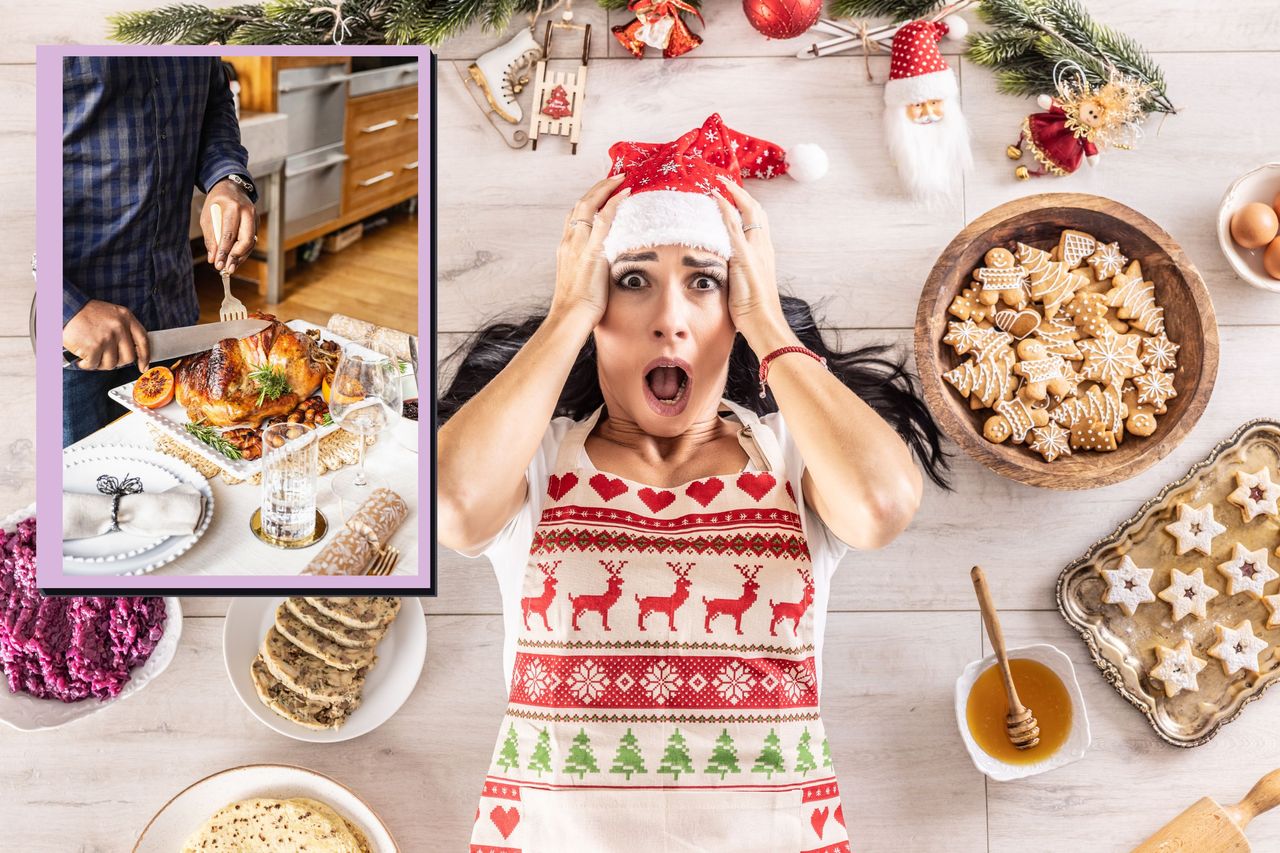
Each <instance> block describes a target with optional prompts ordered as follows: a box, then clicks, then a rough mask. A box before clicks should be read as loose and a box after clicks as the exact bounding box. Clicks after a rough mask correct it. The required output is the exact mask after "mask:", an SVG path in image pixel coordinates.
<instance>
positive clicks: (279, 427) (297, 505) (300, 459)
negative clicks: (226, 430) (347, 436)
mask: <svg viewBox="0 0 1280 853" xmlns="http://www.w3.org/2000/svg"><path fill="white" fill-rule="evenodd" d="M319 474H320V439H319V437H318V436H317V435H316V431H315V428H314V427H311V426H309V425H307V424H300V423H278V424H271V425H270V426H267V427H264V428H263V430H262V533H263V535H264V536H265V537H267V540H268V541H269V542H272V543H273V544H279V545H281V546H283V547H288V546H290V545H294V544H295V543H299V542H306V541H309V540H310V539H311V538H312V537H314V536H315V529H316V478H317V477H318V476H319Z"/></svg>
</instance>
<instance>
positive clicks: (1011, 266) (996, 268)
mask: <svg viewBox="0 0 1280 853" xmlns="http://www.w3.org/2000/svg"><path fill="white" fill-rule="evenodd" d="M983 262H984V263H986V266H985V267H979V268H978V269H976V270H974V272H973V277H974V279H975V280H977V281H978V282H979V283H980V284H981V285H982V290H981V291H980V292H979V293H978V299H979V301H981V302H982V304H983V305H995V304H996V303H997V302H1004V304H1005V305H1007V306H1009V307H1010V308H1021V307H1022V306H1023V305H1026V304H1027V271H1026V270H1025V269H1023V268H1022V267H1021V266H1020V265H1018V263H1017V262H1016V261H1015V260H1014V257H1013V252H1010V251H1009V250H1008V249H1002V248H1000V247H998V246H997V247H996V248H994V249H992V250H990V251H989V252H987V254H986V257H984V258H983Z"/></svg>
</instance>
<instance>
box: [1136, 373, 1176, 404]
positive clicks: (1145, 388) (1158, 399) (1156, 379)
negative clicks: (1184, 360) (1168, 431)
mask: <svg viewBox="0 0 1280 853" xmlns="http://www.w3.org/2000/svg"><path fill="white" fill-rule="evenodd" d="M1133 386H1134V387H1135V388H1136V389H1137V390H1138V403H1139V404H1140V405H1143V406H1151V407H1152V408H1153V409H1155V412H1156V414H1158V415H1163V414H1164V413H1165V412H1166V411H1167V409H1166V408H1165V405H1164V404H1165V401H1166V400H1168V399H1169V398H1170V397H1176V396H1178V392H1177V390H1176V389H1175V388H1174V387H1173V374H1172V373H1163V372H1161V371H1159V370H1149V371H1147V372H1146V373H1143V374H1140V375H1138V376H1135V377H1133Z"/></svg>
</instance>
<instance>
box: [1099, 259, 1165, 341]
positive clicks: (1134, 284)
mask: <svg viewBox="0 0 1280 853" xmlns="http://www.w3.org/2000/svg"><path fill="white" fill-rule="evenodd" d="M1111 283H1112V285H1113V286H1112V288H1111V290H1109V291H1108V292H1107V304H1108V305H1110V306H1111V307H1112V308H1116V309H1118V310H1117V312H1116V313H1117V314H1118V315H1119V317H1120V319H1121V320H1128V321H1129V324H1130V325H1132V326H1134V327H1136V328H1138V329H1141V330H1142V331H1144V332H1146V333H1148V334H1151V335H1159V334H1162V333H1163V332H1164V309H1163V308H1161V307H1160V306H1159V305H1158V304H1156V297H1155V285H1154V284H1152V283H1151V282H1149V281H1144V280H1143V279H1142V277H1141V276H1140V275H1139V276H1138V277H1135V278H1130V277H1129V276H1128V275H1126V274H1125V273H1120V274H1119V275H1117V276H1116V277H1115V278H1114V279H1112V282H1111Z"/></svg>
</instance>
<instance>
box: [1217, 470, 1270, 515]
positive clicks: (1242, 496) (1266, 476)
mask: <svg viewBox="0 0 1280 853" xmlns="http://www.w3.org/2000/svg"><path fill="white" fill-rule="evenodd" d="M1227 503H1232V504H1235V505H1236V506H1238V507H1240V514H1241V515H1243V516H1244V520H1245V522H1246V523H1247V522H1250V521H1253V520H1254V519H1255V518H1257V517H1258V516H1260V515H1270V516H1272V517H1276V516H1280V506H1277V504H1280V485H1276V484H1275V483H1273V482H1271V469H1270V468H1268V467H1266V466H1265V465H1264V466H1263V467H1262V468H1260V469H1259V470H1257V471H1254V472H1253V473H1252V474H1250V473H1248V472H1247V471H1236V490H1235V491H1234V492H1232V493H1231V494H1229V495H1227Z"/></svg>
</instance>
